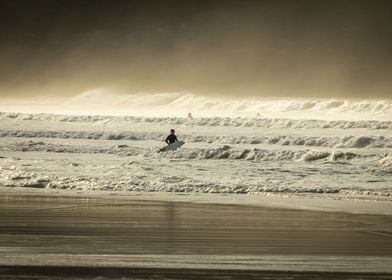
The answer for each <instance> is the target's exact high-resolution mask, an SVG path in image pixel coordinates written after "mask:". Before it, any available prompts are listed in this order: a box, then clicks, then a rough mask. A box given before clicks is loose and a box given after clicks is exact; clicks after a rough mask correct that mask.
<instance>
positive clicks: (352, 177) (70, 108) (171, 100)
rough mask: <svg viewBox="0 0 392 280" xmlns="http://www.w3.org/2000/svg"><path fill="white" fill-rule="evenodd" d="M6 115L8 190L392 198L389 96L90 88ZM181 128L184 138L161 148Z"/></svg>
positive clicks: (2, 175)
mask: <svg viewBox="0 0 392 280" xmlns="http://www.w3.org/2000/svg"><path fill="white" fill-rule="evenodd" d="M0 111H1V113H0V140H1V142H0V163H1V169H0V186H1V187H3V188H43V189H70V190H79V191H81V190H89V191H103V190H106V191H108V190H109V191H143V192H176V193H221V194H222V193H224V194H229V193H230V194H270V195H284V196H308V197H309V196H310V197H323V198H328V199H340V200H341V199H361V200H375V201H384V202H386V201H391V200H392V198H391V193H392V189H391V186H392V152H391V148H392V132H391V129H392V102H391V101H388V100H337V99H284V98H281V99H273V98H264V99H263V98H230V97H206V96H198V95H193V94H190V93H157V94H149V95H145V94H140V93H139V94H118V93H116V94H115V93H112V92H109V91H107V90H91V91H87V92H84V93H82V94H80V95H78V96H75V97H72V98H68V99H61V100H54V99H50V98H46V99H45V98H44V97H42V98H35V99H31V100H23V101H21V100H19V101H18V100H5V101H4V102H2V103H1V104H0ZM189 113H190V115H188V114H189ZM171 128H174V129H176V134H177V136H178V138H179V139H180V140H183V141H185V142H186V144H185V145H184V146H183V148H181V149H179V150H177V151H171V152H165V153H158V152H157V151H158V150H159V148H161V147H163V146H164V142H163V141H164V139H165V137H166V136H167V134H168V133H169V130H170V129H171Z"/></svg>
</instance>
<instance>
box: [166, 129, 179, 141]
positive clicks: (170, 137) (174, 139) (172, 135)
mask: <svg viewBox="0 0 392 280" xmlns="http://www.w3.org/2000/svg"><path fill="white" fill-rule="evenodd" d="M175 133H176V131H175V130H174V129H170V135H169V136H167V137H166V140H165V142H166V143H167V144H168V145H170V144H173V143H174V142H178V139H177V136H176V135H175Z"/></svg>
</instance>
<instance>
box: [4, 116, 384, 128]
mask: <svg viewBox="0 0 392 280" xmlns="http://www.w3.org/2000/svg"><path fill="white" fill-rule="evenodd" d="M0 118H3V119H16V120H24V121H29V120H33V121H37V120H39V121H50V122H81V123H97V124H108V125H111V124H119V123H121V124H126V123H154V124H159V125H185V126H186V125H190V126H210V127H211V126H212V127H213V126H220V127H259V128H291V129H297V128H301V129H313V128H322V129H329V128H334V129H352V128H368V129H392V118H391V120H387V121H376V120H358V121H356V120H332V121H326V120H311V119H297V120H296V119H286V118H283V119H282V118H261V117H236V118H230V117H198V118H192V119H190V118H184V117H141V116H102V115H84V116H83V115H58V114H25V113H6V112H0Z"/></svg>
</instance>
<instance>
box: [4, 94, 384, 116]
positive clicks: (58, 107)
mask: <svg viewBox="0 0 392 280" xmlns="http://www.w3.org/2000/svg"><path fill="white" fill-rule="evenodd" d="M27 103H28V104H27V105H26V106H25V107H23V106H16V107H15V106H13V105H12V102H11V103H8V104H7V105H6V107H4V106H0V110H4V108H7V107H8V108H15V109H16V110H14V111H19V112H26V111H32V109H31V108H33V107H34V105H39V104H43V103H45V102H44V101H43V100H41V99H39V98H36V99H35V100H30V101H29V102H27ZM60 103H61V104H52V105H53V106H52V107H50V105H47V107H42V106H41V107H40V110H41V112H46V113H48V112H51V113H52V112H69V113H71V114H108V115H139V116H185V115H186V114H187V113H188V112H191V113H192V114H194V115H195V116H209V117H210V116H228V117H236V116H248V117H249V116H260V117H267V118H270V117H279V118H289V119H328V120H330V119H335V120H337V119H338V120H340V119H361V120H371V119H374V120H388V119H391V118H392V101H390V100H350V99H346V100H344V99H342V100H340V99H304V98H260V97H244V98H234V97H222V96H221V97H218V96H214V97H212V96H201V95H195V94H191V93H186V92H185V93H181V92H180V93H153V94H146V93H136V94H118V93H116V92H113V91H111V90H105V89H94V90H89V91H86V92H83V93H81V94H79V95H77V96H75V97H72V98H70V99H68V100H65V101H61V102H60ZM18 108H19V109H18ZM45 108H46V109H45ZM7 111H9V109H7ZM35 112H37V111H35Z"/></svg>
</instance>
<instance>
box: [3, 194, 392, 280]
mask: <svg viewBox="0 0 392 280" xmlns="http://www.w3.org/2000/svg"><path fill="white" fill-rule="evenodd" d="M0 205H1V206H0V208H1V212H0V256H2V257H1V258H0V265H1V266H0V275H1V278H2V279H18V278H19V279H21V278H23V277H25V278H29V279H31V278H32V279H45V278H47V279H56V278H58V279H64V278H67V277H68V278H70V279H71V278H72V279H78V278H80V279H85V278H94V277H102V278H101V279H109V278H121V277H125V279H270V278H273V279H286V278H285V277H293V278H294V279H348V278H350V279H392V216H388V215H367V214H349V213H333V212H318V211H308V210H293V209H277V208H268V207H265V208H263V207H252V206H243V205H224V204H220V205H217V204H197V203H182V202H167V201H166V202H164V201H162V202H160V201H140V200H139V201H136V200H124V199H116V198H97V197H94V198H91V197H76V196H75V197H71V196H55V195H49V194H34V195H23V194H21V193H14V194H12V193H3V194H1V195H0Z"/></svg>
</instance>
